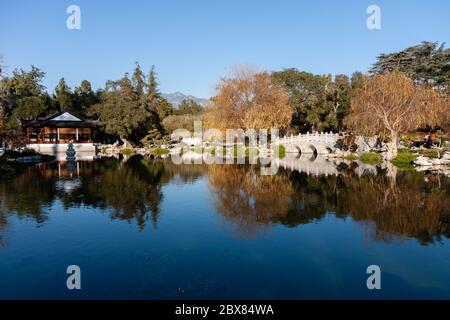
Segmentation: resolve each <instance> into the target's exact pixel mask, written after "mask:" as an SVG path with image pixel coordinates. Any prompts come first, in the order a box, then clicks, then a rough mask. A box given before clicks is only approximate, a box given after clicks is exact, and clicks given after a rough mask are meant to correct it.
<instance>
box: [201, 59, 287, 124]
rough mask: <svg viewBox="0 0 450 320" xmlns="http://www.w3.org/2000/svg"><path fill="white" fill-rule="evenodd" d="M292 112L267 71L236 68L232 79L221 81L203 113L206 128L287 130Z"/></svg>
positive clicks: (280, 88)
mask: <svg viewBox="0 0 450 320" xmlns="http://www.w3.org/2000/svg"><path fill="white" fill-rule="evenodd" d="M291 116H292V109H291V108H290V106H289V105H288V94H287V92H286V90H285V89H283V88H282V87H281V86H279V85H276V84H274V83H272V81H271V76H270V74H269V73H267V72H259V73H256V72H253V71H251V70H249V69H246V68H241V69H239V70H238V71H237V72H236V73H235V75H234V76H233V77H232V78H223V79H222V80H221V81H220V83H219V85H218V86H217V95H216V96H215V97H213V98H212V107H211V108H210V109H209V110H208V111H207V112H206V115H205V122H206V126H207V127H209V128H217V129H219V130H225V129H244V130H247V129H256V130H259V129H267V130H270V129H272V128H277V129H280V130H283V129H286V128H288V127H289V125H290V120H291Z"/></svg>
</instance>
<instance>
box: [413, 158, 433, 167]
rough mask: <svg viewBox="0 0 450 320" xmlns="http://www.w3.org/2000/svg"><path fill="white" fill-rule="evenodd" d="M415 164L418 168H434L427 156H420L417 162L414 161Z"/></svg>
mask: <svg viewBox="0 0 450 320" xmlns="http://www.w3.org/2000/svg"><path fill="white" fill-rule="evenodd" d="M437 160H438V159H437ZM414 164H416V165H418V166H432V165H433V163H432V162H431V160H430V159H429V158H428V157H425V156H418V157H417V159H416V161H414Z"/></svg>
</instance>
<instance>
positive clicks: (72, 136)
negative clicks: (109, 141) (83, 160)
mask: <svg viewBox="0 0 450 320" xmlns="http://www.w3.org/2000/svg"><path fill="white" fill-rule="evenodd" d="M20 122H21V126H22V129H23V132H24V134H25V142H26V144H27V145H34V144H65V143H69V142H73V143H77V144H81V143H89V144H92V143H93V139H92V134H93V130H94V129H95V128H97V127H99V126H100V123H99V121H97V120H90V119H85V118H83V117H81V116H79V115H77V114H76V113H74V112H72V111H61V112H58V113H56V114H54V115H52V116H49V117H46V118H36V119H32V120H24V119H21V120H20Z"/></svg>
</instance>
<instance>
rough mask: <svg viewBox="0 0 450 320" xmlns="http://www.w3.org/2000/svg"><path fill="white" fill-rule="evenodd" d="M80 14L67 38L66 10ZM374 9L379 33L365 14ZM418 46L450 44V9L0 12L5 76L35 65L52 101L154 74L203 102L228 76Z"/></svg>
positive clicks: (178, 7) (59, 8) (342, 69)
mask: <svg viewBox="0 0 450 320" xmlns="http://www.w3.org/2000/svg"><path fill="white" fill-rule="evenodd" d="M70 4H76V5H78V6H79V7H80V8H81V30H68V29H67V28H66V19H67V17H68V14H67V13H66V8H67V7H68V6H69V5H70ZM370 4H376V5H379V6H380V7H381V19H382V29H381V30H372V31H371V30H368V29H367V28H366V19H367V16H368V15H367V14H366V8H367V7H368V5H370ZM423 40H428V41H445V42H448V41H450V1H448V0H428V1H425V0H423V1H418V0H395V1H393V0H382V1H381V0H370V1H366V0H359V1H356V0H342V1H336V0H328V1H325V0H312V1H301V0H291V1H288V0H278V1H275V0H270V1H269V0H240V1H237V0H226V1H225V0H222V1H217V0H189V1H187V0H165V1H162V0H159V1H155V0H153V1H135V0H127V1H122V0H110V1H99V0H96V1H92V0H89V1H88V0H72V1H64V0H59V1H31V0H30V1H24V0H12V1H1V3H0V53H2V55H3V60H4V61H3V64H4V65H6V66H8V69H7V71H8V72H10V71H11V70H12V69H13V68H16V67H17V68H27V69H28V68H29V66H30V65H31V64H33V65H36V66H37V67H39V68H41V69H42V70H43V71H45V72H46V73H47V76H46V79H45V83H44V84H45V85H46V86H47V88H48V90H49V91H53V89H54V87H55V85H56V84H57V82H58V80H59V78H60V77H62V76H64V77H65V79H66V80H67V82H68V83H69V85H70V86H71V87H72V88H73V87H74V86H75V85H77V84H79V83H80V82H81V80H83V79H87V80H90V81H91V83H92V85H93V87H94V88H98V87H103V85H104V83H105V81H106V80H108V79H118V78H120V77H121V76H122V75H123V73H124V72H126V71H130V70H132V68H133V66H134V62H135V61H139V62H140V64H141V65H142V67H143V68H144V69H145V70H146V71H147V70H148V69H149V67H150V66H151V65H152V64H154V65H155V66H156V70H157V72H158V76H159V80H160V85H161V90H162V91H163V92H173V91H182V92H184V93H187V94H193V95H195V96H199V97H209V96H210V95H212V94H213V92H214V86H215V83H216V82H217V80H218V79H219V78H220V77H221V76H223V75H226V74H227V73H228V72H229V71H230V70H231V69H232V68H233V67H234V66H236V65H239V64H248V63H250V64H253V65H255V66H257V67H259V68H260V69H265V70H269V71H272V70H279V69H282V68H288V67H295V68H298V69H301V70H306V71H310V72H314V73H332V74H338V73H344V74H351V73H352V72H353V71H355V70H361V71H366V70H367V69H368V68H369V67H370V65H371V64H372V63H373V62H374V61H375V57H376V56H377V55H378V54H379V53H381V52H392V51H397V50H400V49H403V48H405V47H407V46H410V45H414V44H417V43H419V42H421V41H423Z"/></svg>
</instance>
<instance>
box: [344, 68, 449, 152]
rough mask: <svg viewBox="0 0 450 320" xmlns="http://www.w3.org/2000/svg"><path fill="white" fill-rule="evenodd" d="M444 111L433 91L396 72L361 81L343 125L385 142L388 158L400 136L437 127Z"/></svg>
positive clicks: (445, 107)
mask: <svg viewBox="0 0 450 320" xmlns="http://www.w3.org/2000/svg"><path fill="white" fill-rule="evenodd" d="M448 109H449V105H448V100H446V97H445V96H443V95H442V94H441V93H439V92H438V91H436V90H435V89H433V88H430V87H429V86H428V87H427V86H424V85H419V84H416V83H415V82H414V81H413V80H412V79H411V78H409V77H408V76H406V75H405V74H403V73H400V72H388V73H380V74H376V75H374V76H371V77H364V78H363V86H362V87H361V88H359V89H357V90H356V91H355V94H354V96H353V98H352V102H351V108H350V113H349V116H348V117H347V125H348V127H349V128H350V129H352V130H353V131H355V132H357V133H362V134H366V135H378V136H380V137H382V138H383V139H385V140H388V141H389V144H388V156H387V158H388V159H392V158H394V157H395V156H396V154H397V145H398V139H399V136H400V134H402V133H405V132H409V131H413V130H417V129H420V128H423V127H425V126H431V127H434V126H437V125H441V124H442V123H443V121H444V119H443V118H442V115H443V113H448Z"/></svg>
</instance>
